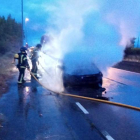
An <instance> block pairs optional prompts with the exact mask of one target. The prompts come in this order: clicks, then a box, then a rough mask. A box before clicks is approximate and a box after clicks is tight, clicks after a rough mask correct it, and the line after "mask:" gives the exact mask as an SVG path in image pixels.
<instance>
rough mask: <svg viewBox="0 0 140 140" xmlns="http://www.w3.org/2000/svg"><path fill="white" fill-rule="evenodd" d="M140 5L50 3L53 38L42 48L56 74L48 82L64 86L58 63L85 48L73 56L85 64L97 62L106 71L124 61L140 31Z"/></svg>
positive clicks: (90, 0)
mask: <svg viewBox="0 0 140 140" xmlns="http://www.w3.org/2000/svg"><path fill="white" fill-rule="evenodd" d="M134 6H135V8H134ZM43 7H45V6H43ZM139 9H140V1H138V0H127V1H126V0H121V1H118V0H113V1H112V0H104V1H102V0H82V1H81V0H75V1H73V0H66V1H64V0H61V1H59V2H58V1H53V3H48V4H46V7H45V10H46V13H47V12H49V13H51V14H50V16H49V23H48V27H49V28H48V27H47V29H46V34H48V35H50V36H51V37H52V40H51V41H50V42H48V43H47V44H46V45H45V46H43V47H44V48H43V50H42V51H45V52H46V54H47V55H48V56H47V55H45V56H44V58H43V61H45V63H46V64H43V66H44V67H45V70H46V71H48V73H49V72H50V69H49V68H48V66H50V67H51V69H52V71H51V74H50V75H53V78H52V79H51V78H50V79H49V82H48V83H51V84H52V85H53V88H54V87H55V86H54V85H58V87H61V86H62V80H61V76H60V74H57V73H56V69H57V65H59V64H58V63H61V62H62V61H63V59H65V57H66V56H67V54H69V53H72V52H78V53H79V52H84V53H81V54H82V57H81V56H80V57H77V56H76V55H74V56H73V57H75V60H79V61H80V62H81V63H83V64H84V63H86V62H89V60H90V62H94V63H95V64H96V65H97V67H98V68H99V69H100V70H101V71H102V72H104V71H106V70H107V68H108V67H110V66H112V65H113V64H115V63H117V62H118V61H121V60H122V58H123V50H124V48H125V46H126V44H127V42H128V41H129V39H130V38H131V37H135V36H137V34H138V32H139V21H140V14H139V13H140V10H139ZM50 59H51V60H50ZM81 60H82V61H81ZM72 65H75V66H76V64H74V63H73V64H72ZM54 67H55V68H54ZM53 70H54V71H53ZM54 73H55V74H54ZM44 76H45V75H44ZM44 76H43V77H44ZM45 79H48V76H45ZM56 79H57V80H56ZM45 81H46V80H45ZM59 83H61V84H59ZM59 85H61V86H59ZM61 89H62V87H61ZM57 90H58V91H59V90H60V88H57Z"/></svg>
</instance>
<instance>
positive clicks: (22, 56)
mask: <svg viewBox="0 0 140 140" xmlns="http://www.w3.org/2000/svg"><path fill="white" fill-rule="evenodd" d="M26 50H27V48H25V47H21V48H20V53H17V54H15V56H14V61H15V60H18V64H17V68H18V70H19V77H18V84H22V83H24V82H25V80H24V75H25V69H26V68H27V69H29V70H30V67H29V64H28V61H27V53H26Z"/></svg>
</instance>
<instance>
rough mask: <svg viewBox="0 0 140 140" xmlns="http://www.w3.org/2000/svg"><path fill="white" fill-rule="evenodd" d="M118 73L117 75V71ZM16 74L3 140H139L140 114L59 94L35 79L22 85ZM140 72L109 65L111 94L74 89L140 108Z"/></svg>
mask: <svg viewBox="0 0 140 140" xmlns="http://www.w3.org/2000/svg"><path fill="white" fill-rule="evenodd" d="M112 74H113V75H112ZM16 79H17V77H15V78H14V79H12V80H11V81H10V83H9V85H10V89H9V91H8V92H7V93H6V94H4V95H3V96H2V97H1V98H0V124H1V126H0V140H11V139H14V140H47V139H48V140H69V139H70V140H105V139H106V140H139V139H140V131H139V130H140V112H138V111H134V110H130V109H126V108H122V107H117V106H113V105H108V104H104V103H98V102H94V101H89V100H84V99H79V98H72V97H67V96H62V95H58V94H55V93H53V92H51V91H49V90H46V89H44V88H43V87H41V86H40V85H39V84H38V83H36V82H35V81H32V82H30V81H28V82H27V83H26V84H25V86H23V87H18V86H17V84H16V81H17V80H16ZM139 80H140V75H139V74H136V73H131V72H126V71H122V70H118V69H114V68H112V69H110V72H109V75H108V76H107V77H104V87H105V88H106V91H107V93H106V94H105V92H103V93H100V92H98V91H96V90H93V89H89V88H79V89H76V90H75V89H72V88H70V89H69V90H68V91H67V92H68V93H70V94H77V95H84V96H86V95H87V96H90V97H91V96H92V95H96V94H103V96H105V97H109V99H110V100H111V101H115V102H120V103H125V104H129V105H134V106H137V107H140V103H139V98H140V96H139V93H140V89H139Z"/></svg>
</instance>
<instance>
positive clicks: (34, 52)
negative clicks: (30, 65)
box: [30, 47, 40, 61]
mask: <svg viewBox="0 0 140 140" xmlns="http://www.w3.org/2000/svg"><path fill="white" fill-rule="evenodd" d="M39 52H40V51H39V50H38V49H37V48H36V47H32V48H31V52H30V59H31V60H32V61H38V58H39Z"/></svg>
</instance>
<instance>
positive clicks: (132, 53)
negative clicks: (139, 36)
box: [124, 38, 140, 62]
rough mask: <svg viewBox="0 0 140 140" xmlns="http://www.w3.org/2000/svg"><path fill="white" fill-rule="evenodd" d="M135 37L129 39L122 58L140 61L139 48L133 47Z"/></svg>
mask: <svg viewBox="0 0 140 140" xmlns="http://www.w3.org/2000/svg"><path fill="white" fill-rule="evenodd" d="M135 40H136V38H132V39H130V43H129V44H128V45H127V46H126V48H125V50H124V60H127V61H134V62H140V48H136V47H134V44H135Z"/></svg>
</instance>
